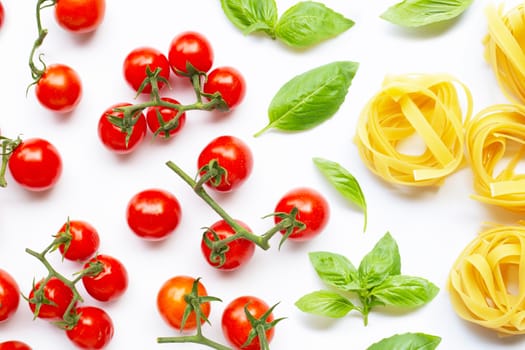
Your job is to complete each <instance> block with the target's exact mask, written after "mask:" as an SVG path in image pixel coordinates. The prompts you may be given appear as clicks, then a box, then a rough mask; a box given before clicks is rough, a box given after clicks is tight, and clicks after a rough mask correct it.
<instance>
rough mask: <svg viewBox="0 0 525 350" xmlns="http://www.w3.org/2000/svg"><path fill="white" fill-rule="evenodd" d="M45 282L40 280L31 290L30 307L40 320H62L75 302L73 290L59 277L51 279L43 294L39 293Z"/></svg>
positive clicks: (46, 284)
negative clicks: (70, 305)
mask: <svg viewBox="0 0 525 350" xmlns="http://www.w3.org/2000/svg"><path fill="white" fill-rule="evenodd" d="M43 282H44V280H40V281H39V282H38V283H37V284H35V285H34V286H33V288H32V289H31V292H30V293H29V298H28V300H29V307H30V308H31V311H33V313H34V314H35V315H36V316H37V317H39V318H43V319H50V320H60V319H62V318H63V317H64V314H65V312H66V310H67V308H68V306H69V304H70V303H71V302H72V301H73V290H72V289H71V288H70V287H69V286H68V285H67V284H65V283H64V282H63V281H62V280H60V279H58V278H57V277H51V278H50V279H49V280H48V281H47V282H46V283H45V285H44V288H43V294H40V293H37V291H38V290H39V289H40V286H41V285H42V283H43ZM37 312H38V313H37Z"/></svg>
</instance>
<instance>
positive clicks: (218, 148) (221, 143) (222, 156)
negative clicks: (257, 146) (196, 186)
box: [197, 135, 253, 192]
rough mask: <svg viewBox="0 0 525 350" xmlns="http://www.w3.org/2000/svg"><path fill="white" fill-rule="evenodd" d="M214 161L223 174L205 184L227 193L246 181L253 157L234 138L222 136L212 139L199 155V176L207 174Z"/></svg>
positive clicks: (242, 144) (247, 149)
mask: <svg viewBox="0 0 525 350" xmlns="http://www.w3.org/2000/svg"><path fill="white" fill-rule="evenodd" d="M212 160H215V161H216V162H217V163H218V165H219V167H220V168H222V169H224V173H219V174H218V177H217V179H219V178H220V181H215V180H216V178H215V177H214V178H212V179H211V180H209V181H207V182H206V185H208V186H209V187H211V188H213V189H215V190H217V191H219V192H229V191H231V190H233V189H236V188H237V187H239V186H240V185H241V184H242V183H244V182H245V181H246V179H247V178H248V176H249V175H250V174H251V172H252V169H253V155H252V151H251V150H250V148H249V147H248V145H247V144H246V143H245V142H244V141H242V140H241V139H239V138H237V137H235V136H229V135H223V136H219V137H217V138H215V139H213V140H212V141H211V142H210V143H208V144H207V145H206V146H205V147H204V149H203V150H202V151H201V153H200V154H199V158H198V160H197V166H198V169H199V172H200V174H201V175H203V174H204V173H206V172H209V171H210V170H214V169H210V167H209V164H210V162H211V161H212Z"/></svg>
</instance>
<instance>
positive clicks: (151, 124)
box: [146, 97, 186, 139]
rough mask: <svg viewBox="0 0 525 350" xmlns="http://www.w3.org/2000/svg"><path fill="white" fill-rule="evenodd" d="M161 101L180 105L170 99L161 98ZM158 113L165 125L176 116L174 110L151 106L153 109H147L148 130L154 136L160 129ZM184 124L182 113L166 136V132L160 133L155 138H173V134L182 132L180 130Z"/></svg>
mask: <svg viewBox="0 0 525 350" xmlns="http://www.w3.org/2000/svg"><path fill="white" fill-rule="evenodd" d="M162 100H164V101H166V102H170V103H173V104H177V105H180V102H179V101H177V100H175V99H174V98H171V97H163V98H162ZM159 113H160V116H161V117H162V120H163V121H164V122H165V123H167V122H169V121H170V120H172V119H174V118H175V117H176V116H177V113H178V111H177V110H176V109H174V108H168V107H162V106H153V107H150V108H148V109H147V110H146V122H147V123H148V128H149V129H150V131H151V132H152V133H153V134H155V133H156V132H157V130H159V128H160V122H159V118H158V114H159ZM184 124H186V113H182V114H181V115H180V116H179V119H178V124H177V125H176V126H175V127H174V128H172V129H170V130H169V131H168V132H167V134H168V135H166V131H161V132H160V133H158V134H157V138H163V139H168V138H170V137H171V136H174V135H175V134H177V133H179V132H180V131H181V130H182V128H183V127H184Z"/></svg>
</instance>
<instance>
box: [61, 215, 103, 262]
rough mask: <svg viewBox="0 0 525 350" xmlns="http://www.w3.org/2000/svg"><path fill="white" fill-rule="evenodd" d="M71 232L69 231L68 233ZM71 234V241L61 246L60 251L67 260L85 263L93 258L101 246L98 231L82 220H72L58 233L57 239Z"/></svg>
mask: <svg viewBox="0 0 525 350" xmlns="http://www.w3.org/2000/svg"><path fill="white" fill-rule="evenodd" d="M68 230H69V231H68ZM67 233H69V234H70V237H71V240H70V241H69V244H68V245H67V247H66V244H60V245H59V246H58V249H59V251H60V253H61V254H62V256H63V257H64V258H65V259H68V260H71V261H78V262H83V261H85V260H87V259H89V258H91V257H92V256H93V255H94V254H95V253H96V252H97V250H98V248H99V246H100V236H99V235H98V232H97V230H96V229H95V228H94V227H93V226H92V225H91V224H90V223H88V222H86V221H82V220H70V221H69V224H68V223H65V224H64V225H62V227H61V228H60V230H59V231H58V234H57V237H60V236H62V235H64V236H65V235H67Z"/></svg>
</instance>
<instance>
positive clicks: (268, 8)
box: [221, 0, 278, 38]
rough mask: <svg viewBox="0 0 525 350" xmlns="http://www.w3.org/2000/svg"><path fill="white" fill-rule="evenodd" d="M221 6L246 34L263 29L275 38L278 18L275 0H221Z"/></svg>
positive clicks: (231, 20) (227, 15)
mask: <svg viewBox="0 0 525 350" xmlns="http://www.w3.org/2000/svg"><path fill="white" fill-rule="evenodd" d="M221 6H222V10H223V11H224V14H225V15H226V17H228V19H229V20H230V22H232V23H233V25H235V26H236V27H237V28H239V29H240V30H242V32H243V33H244V34H245V35H246V34H249V33H252V32H257V31H262V32H265V33H267V34H268V35H270V36H271V37H272V38H275V33H274V28H275V25H276V23H277V19H278V15H277V4H276V3H275V0H221Z"/></svg>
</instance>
